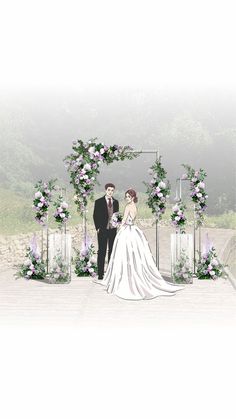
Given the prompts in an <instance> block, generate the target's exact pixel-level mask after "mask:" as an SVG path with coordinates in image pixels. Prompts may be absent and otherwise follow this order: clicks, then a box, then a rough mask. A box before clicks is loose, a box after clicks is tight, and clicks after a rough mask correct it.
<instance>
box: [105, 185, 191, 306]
mask: <svg viewBox="0 0 236 419" xmlns="http://www.w3.org/2000/svg"><path fill="white" fill-rule="evenodd" d="M125 198H126V201H127V204H126V207H125V211H124V216H123V221H122V224H121V227H120V229H119V232H118V233H117V235H116V238H115V241H114V245H113V250H112V254H111V257H110V262H109V265H108V268H107V271H106V274H105V276H104V279H103V280H102V281H99V283H100V284H101V285H104V286H105V287H106V290H107V292H108V293H109V294H115V295H116V296H117V297H120V298H123V299H125V300H148V299H151V298H155V297H158V296H160V295H167V296H169V295H175V293H176V291H178V290H181V289H183V288H184V287H182V286H179V285H176V284H172V283H170V282H167V281H165V280H164V279H163V278H162V276H161V274H160V272H159V271H158V269H157V267H156V264H155V262H154V259H153V257H152V254H151V251H150V248H149V244H148V242H147V240H146V238H145V236H144V234H143V232H142V231H141V230H140V229H139V228H138V227H137V225H135V218H136V215H137V208H136V205H135V204H136V202H137V201H138V199H137V195H136V192H135V191H134V190H133V189H128V190H127V192H126V193H125Z"/></svg>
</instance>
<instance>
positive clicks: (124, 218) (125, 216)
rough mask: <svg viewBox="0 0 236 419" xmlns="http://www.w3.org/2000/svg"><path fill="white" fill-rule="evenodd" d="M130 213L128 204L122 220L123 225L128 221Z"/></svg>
mask: <svg viewBox="0 0 236 419" xmlns="http://www.w3.org/2000/svg"><path fill="white" fill-rule="evenodd" d="M128 215H129V208H127V206H126V207H125V212H124V215H123V220H122V222H121V225H122V226H123V225H124V224H125V222H126V220H127V217H128Z"/></svg>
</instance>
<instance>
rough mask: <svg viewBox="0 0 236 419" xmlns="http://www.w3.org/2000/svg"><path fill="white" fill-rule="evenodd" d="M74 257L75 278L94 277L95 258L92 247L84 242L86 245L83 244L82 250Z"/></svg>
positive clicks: (95, 268) (87, 241) (95, 270)
mask: <svg viewBox="0 0 236 419" xmlns="http://www.w3.org/2000/svg"><path fill="white" fill-rule="evenodd" d="M76 253H77V255H76V257H75V273H76V275H77V276H92V277H94V276H96V275H97V263H96V258H95V251H94V245H93V244H92V243H90V241H89V240H86V245H85V244H83V246H82V249H81V250H80V251H79V252H77V251H76Z"/></svg>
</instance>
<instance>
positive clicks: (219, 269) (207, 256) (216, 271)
mask: <svg viewBox="0 0 236 419" xmlns="http://www.w3.org/2000/svg"><path fill="white" fill-rule="evenodd" d="M225 267H226V265H223V264H221V263H220V262H219V261H218V259H217V254H216V250H215V248H214V247H213V246H212V247H211V248H210V249H209V250H208V251H206V252H205V253H203V254H202V256H201V258H200V260H199V262H198V263H197V272H196V274H197V277H198V279H217V278H219V277H221V276H222V275H223V273H224V268H225Z"/></svg>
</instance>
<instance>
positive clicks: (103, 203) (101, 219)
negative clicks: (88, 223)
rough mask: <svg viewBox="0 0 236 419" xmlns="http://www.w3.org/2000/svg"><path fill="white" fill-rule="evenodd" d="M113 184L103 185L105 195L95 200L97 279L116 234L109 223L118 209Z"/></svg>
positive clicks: (102, 272)
mask: <svg viewBox="0 0 236 419" xmlns="http://www.w3.org/2000/svg"><path fill="white" fill-rule="evenodd" d="M114 191H115V185H113V183H107V184H106V185H105V192H106V194H105V196H103V197H102V198H99V199H97V200H96V201H95V205H94V212H93V219H94V224H95V228H96V230H97V237H98V260H97V264H98V279H103V275H104V263H105V257H106V251H107V244H108V262H109V260H110V256H111V252H112V247H113V243H114V240H115V236H116V228H114V227H113V226H112V225H111V218H112V215H113V213H114V212H118V211H119V202H118V201H117V200H116V199H114V198H113V194H114Z"/></svg>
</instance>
